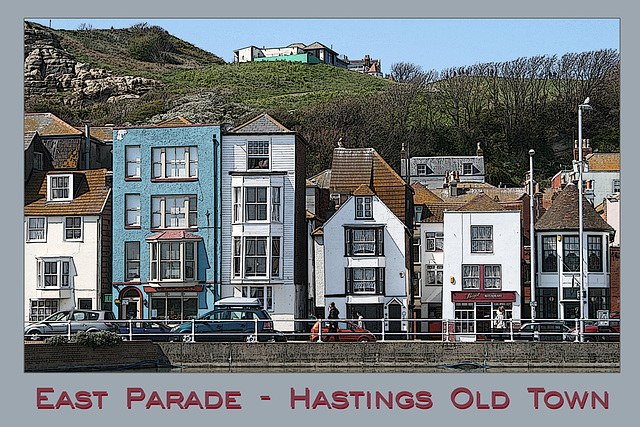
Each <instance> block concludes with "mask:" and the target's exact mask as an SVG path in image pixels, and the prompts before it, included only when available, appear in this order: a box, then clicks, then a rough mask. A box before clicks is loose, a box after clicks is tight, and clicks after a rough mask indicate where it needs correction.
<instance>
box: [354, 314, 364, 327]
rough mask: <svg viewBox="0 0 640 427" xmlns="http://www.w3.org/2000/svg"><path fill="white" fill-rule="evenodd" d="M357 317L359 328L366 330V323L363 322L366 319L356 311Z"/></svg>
mask: <svg viewBox="0 0 640 427" xmlns="http://www.w3.org/2000/svg"><path fill="white" fill-rule="evenodd" d="M356 317H357V318H358V328H360V329H364V321H363V320H362V319H364V317H362V313H360V312H359V311H356Z"/></svg>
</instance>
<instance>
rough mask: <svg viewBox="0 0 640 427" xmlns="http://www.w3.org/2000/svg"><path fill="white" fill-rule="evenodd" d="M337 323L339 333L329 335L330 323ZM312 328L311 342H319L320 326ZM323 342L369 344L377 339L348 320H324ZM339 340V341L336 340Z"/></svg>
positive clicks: (316, 325)
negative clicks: (358, 342)
mask: <svg viewBox="0 0 640 427" xmlns="http://www.w3.org/2000/svg"><path fill="white" fill-rule="evenodd" d="M331 322H333V323H337V331H336V332H337V333H335V334H334V333H331V334H330V333H329V323H331ZM319 323H320V321H317V322H316V324H315V325H313V327H312V328H311V341H318V324H319ZM321 335H322V341H340V342H354V341H360V342H368V341H375V340H376V337H374V336H373V334H372V333H371V332H369V331H368V330H367V329H363V328H359V327H357V326H356V325H355V323H351V322H349V321H347V320H332V321H329V320H323V321H322V334H321ZM336 338H337V339H336Z"/></svg>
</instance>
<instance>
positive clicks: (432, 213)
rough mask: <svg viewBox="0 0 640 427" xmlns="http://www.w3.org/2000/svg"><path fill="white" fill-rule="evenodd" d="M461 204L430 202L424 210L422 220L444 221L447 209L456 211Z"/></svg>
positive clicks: (429, 221) (431, 221)
mask: <svg viewBox="0 0 640 427" xmlns="http://www.w3.org/2000/svg"><path fill="white" fill-rule="evenodd" d="M460 206H461V205H460V204H459V203H446V202H445V203H430V204H427V205H426V206H425V207H424V209H423V210H422V217H421V219H420V222H427V223H441V222H444V212H445V211H455V210H457V209H458V208H459V207H460Z"/></svg>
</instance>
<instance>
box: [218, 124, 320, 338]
mask: <svg viewBox="0 0 640 427" xmlns="http://www.w3.org/2000/svg"><path fill="white" fill-rule="evenodd" d="M222 138H223V144H222V169H221V170H222V177H221V178H222V200H224V201H226V202H225V203H223V206H222V239H223V245H222V260H221V262H222V265H221V267H222V276H221V277H222V297H227V296H244V297H253V298H258V299H260V301H261V302H262V304H263V307H264V308H265V309H266V310H267V311H268V312H269V313H270V314H271V317H272V318H273V319H274V322H275V324H276V329H279V330H282V331H294V330H298V329H301V328H303V327H304V325H297V324H295V322H294V319H304V318H306V317H307V315H308V312H309V309H310V307H309V305H310V303H309V298H310V296H309V294H308V289H307V283H308V277H307V267H308V264H307V245H308V242H307V235H308V234H307V222H306V217H305V212H306V210H305V183H306V180H305V175H304V174H305V167H306V142H305V141H304V139H302V137H301V136H300V135H299V134H297V133H296V132H292V131H290V130H288V129H286V128H285V127H284V126H282V125H281V124H280V123H278V122H277V121H275V120H274V119H273V118H271V117H270V116H268V115H266V114H263V115H261V116H258V117H256V118H255V119H253V120H251V121H249V122H247V123H245V124H243V125H241V126H238V127H236V128H234V129H232V130H230V131H229V132H227V133H225V134H224V135H223V137H222Z"/></svg>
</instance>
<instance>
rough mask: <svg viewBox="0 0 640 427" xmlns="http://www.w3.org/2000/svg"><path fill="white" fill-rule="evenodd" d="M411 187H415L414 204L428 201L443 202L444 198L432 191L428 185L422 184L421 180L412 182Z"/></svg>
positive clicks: (422, 203)
mask: <svg viewBox="0 0 640 427" xmlns="http://www.w3.org/2000/svg"><path fill="white" fill-rule="evenodd" d="M411 188H413V191H414V194H413V204H414V205H424V204H427V203H442V202H443V200H442V199H441V198H440V197H438V196H436V195H435V194H434V193H433V192H431V191H430V190H429V189H428V188H427V187H425V186H424V185H422V184H420V183H419V182H417V181H416V182H413V183H411Z"/></svg>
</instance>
